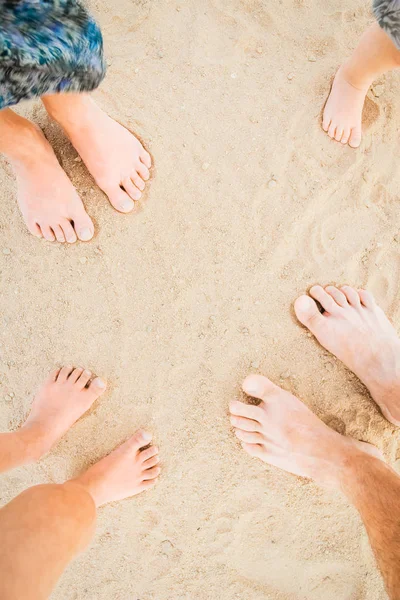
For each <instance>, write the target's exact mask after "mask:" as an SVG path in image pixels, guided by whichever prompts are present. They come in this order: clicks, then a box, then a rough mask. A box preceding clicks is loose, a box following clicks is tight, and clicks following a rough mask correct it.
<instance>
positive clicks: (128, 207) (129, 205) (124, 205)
mask: <svg viewBox="0 0 400 600" xmlns="http://www.w3.org/2000/svg"><path fill="white" fill-rule="evenodd" d="M134 206H135V203H134V202H132V200H125V201H124V202H123V203H122V204H121V208H122V210H123V211H124V212H128V211H129V210H132V208H133V207H134Z"/></svg>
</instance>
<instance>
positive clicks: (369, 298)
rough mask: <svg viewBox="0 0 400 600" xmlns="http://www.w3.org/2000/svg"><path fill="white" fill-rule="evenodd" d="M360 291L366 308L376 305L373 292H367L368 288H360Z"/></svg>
mask: <svg viewBox="0 0 400 600" xmlns="http://www.w3.org/2000/svg"><path fill="white" fill-rule="evenodd" d="M358 293H359V296H360V300H361V302H362V304H363V305H364V306H365V307H366V308H374V306H376V302H375V298H374V297H373V295H372V294H371V292H367V290H358Z"/></svg>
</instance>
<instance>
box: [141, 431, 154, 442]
mask: <svg viewBox="0 0 400 600" xmlns="http://www.w3.org/2000/svg"><path fill="white" fill-rule="evenodd" d="M151 438H152V435H151V434H150V433H147V431H144V432H143V433H142V440H143V441H144V442H150V441H151Z"/></svg>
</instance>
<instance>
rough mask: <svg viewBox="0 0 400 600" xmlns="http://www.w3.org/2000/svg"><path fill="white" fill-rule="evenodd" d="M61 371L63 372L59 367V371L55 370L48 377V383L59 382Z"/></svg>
mask: <svg viewBox="0 0 400 600" xmlns="http://www.w3.org/2000/svg"><path fill="white" fill-rule="evenodd" d="M60 371H61V369H60V367H58V368H57V369H53V370H52V371H51V372H50V373H49V376H48V378H47V381H48V382H49V383H54V382H55V381H57V379H58V375H59V373H60Z"/></svg>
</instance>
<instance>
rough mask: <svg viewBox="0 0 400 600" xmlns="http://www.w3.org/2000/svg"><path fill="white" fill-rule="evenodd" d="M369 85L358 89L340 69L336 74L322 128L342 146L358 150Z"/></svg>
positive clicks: (344, 68) (344, 69)
mask: <svg viewBox="0 0 400 600" xmlns="http://www.w3.org/2000/svg"><path fill="white" fill-rule="evenodd" d="M368 89H369V84H368V85H365V86H362V87H356V86H355V85H354V84H353V83H352V82H351V77H350V76H349V75H348V73H347V72H346V67H345V66H342V67H340V69H339V71H338V72H337V73H336V77H335V79H334V82H333V85H332V89H331V92H330V94H329V98H328V101H327V103H326V105H325V109H324V115H323V120H322V127H323V129H324V131H326V132H327V134H328V135H329V137H331V138H332V139H335V140H336V141H337V142H341V143H342V144H347V143H348V144H349V146H351V147H352V148H358V146H359V145H360V143H361V135H362V125H361V121H362V111H363V107H364V102H365V96H366V95H367V92H368Z"/></svg>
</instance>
